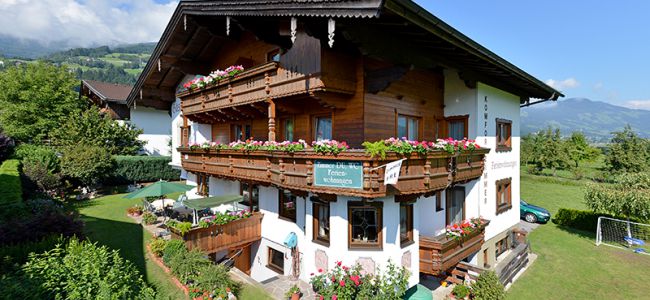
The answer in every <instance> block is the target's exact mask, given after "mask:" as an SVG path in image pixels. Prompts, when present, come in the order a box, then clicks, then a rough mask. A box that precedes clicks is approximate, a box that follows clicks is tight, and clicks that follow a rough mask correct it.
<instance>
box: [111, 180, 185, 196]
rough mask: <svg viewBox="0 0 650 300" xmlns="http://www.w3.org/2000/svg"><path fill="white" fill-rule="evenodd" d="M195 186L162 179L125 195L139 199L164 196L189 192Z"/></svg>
mask: <svg viewBox="0 0 650 300" xmlns="http://www.w3.org/2000/svg"><path fill="white" fill-rule="evenodd" d="M193 188H194V187H193V186H191V185H187V184H182V183H176V182H168V181H164V180H161V181H158V182H156V183H154V184H152V185H150V186H148V187H145V188H142V189H139V190H137V191H135V192H132V193H129V194H127V195H126V196H124V198H127V199H137V198H146V197H162V196H164V195H167V194H173V193H180V192H187V191H189V190H191V189H193Z"/></svg>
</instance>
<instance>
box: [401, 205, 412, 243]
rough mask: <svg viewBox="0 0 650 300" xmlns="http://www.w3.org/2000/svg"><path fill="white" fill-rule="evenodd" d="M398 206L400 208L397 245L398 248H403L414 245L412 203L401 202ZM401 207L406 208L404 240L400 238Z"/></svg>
mask: <svg viewBox="0 0 650 300" xmlns="http://www.w3.org/2000/svg"><path fill="white" fill-rule="evenodd" d="M399 206H400V210H399V212H400V219H399V220H400V222H399V226H400V231H399V235H400V237H399V243H400V246H401V247H402V248H404V247H407V246H409V245H412V244H413V243H415V239H414V238H413V203H408V202H401V203H400V204H399ZM402 207H406V226H407V230H406V238H403V237H402Z"/></svg>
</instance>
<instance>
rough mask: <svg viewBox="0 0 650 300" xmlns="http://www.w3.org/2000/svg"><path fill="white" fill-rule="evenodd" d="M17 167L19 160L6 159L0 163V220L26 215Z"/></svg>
mask: <svg viewBox="0 0 650 300" xmlns="http://www.w3.org/2000/svg"><path fill="white" fill-rule="evenodd" d="M19 167H20V162H19V161H18V160H16V159H9V160H6V161H4V162H3V163H2V164H1V165H0V220H6V219H9V218H22V217H24V216H25V215H26V208H25V203H24V202H23V191H22V184H21V182H20V173H19V171H18V169H19ZM0 223H2V222H0Z"/></svg>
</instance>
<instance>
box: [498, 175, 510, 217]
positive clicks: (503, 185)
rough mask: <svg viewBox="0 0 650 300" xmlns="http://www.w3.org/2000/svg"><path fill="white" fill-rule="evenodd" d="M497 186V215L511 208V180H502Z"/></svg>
mask: <svg viewBox="0 0 650 300" xmlns="http://www.w3.org/2000/svg"><path fill="white" fill-rule="evenodd" d="M496 185H497V215H498V214H500V213H502V212H505V211H507V210H509V209H510V208H511V207H512V178H507V179H502V180H499V181H497V182H496Z"/></svg>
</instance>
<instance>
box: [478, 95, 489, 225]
mask: <svg viewBox="0 0 650 300" xmlns="http://www.w3.org/2000/svg"><path fill="white" fill-rule="evenodd" d="M488 119H489V116H488V97H487V96H485V98H483V145H484V146H485V147H487V143H488ZM487 201H488V168H483V203H484V204H487ZM479 213H480V208H479Z"/></svg>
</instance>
